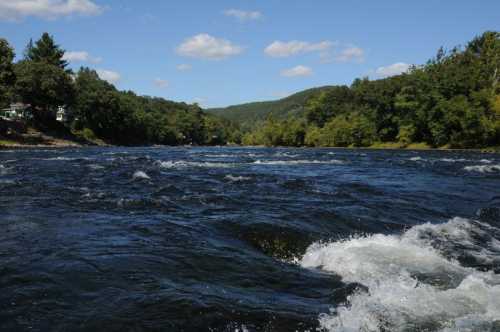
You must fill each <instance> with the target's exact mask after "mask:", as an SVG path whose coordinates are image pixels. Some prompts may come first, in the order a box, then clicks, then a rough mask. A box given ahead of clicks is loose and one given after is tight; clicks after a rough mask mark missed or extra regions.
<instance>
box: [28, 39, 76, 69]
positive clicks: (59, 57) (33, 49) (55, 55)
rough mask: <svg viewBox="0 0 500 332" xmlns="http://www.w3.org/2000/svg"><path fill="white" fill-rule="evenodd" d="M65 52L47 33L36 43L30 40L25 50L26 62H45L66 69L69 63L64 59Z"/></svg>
mask: <svg viewBox="0 0 500 332" xmlns="http://www.w3.org/2000/svg"><path fill="white" fill-rule="evenodd" d="M63 56H64V50H63V49H61V48H60V46H59V45H57V44H56V43H55V42H54V38H53V37H52V36H51V35H49V34H48V33H47V32H45V33H43V34H42V36H41V38H40V39H39V40H37V41H36V42H35V44H34V45H33V42H32V41H31V40H30V42H29V43H28V45H27V46H26V50H25V60H29V61H33V62H44V63H46V64H49V65H53V66H57V67H60V68H62V69H64V68H66V66H67V65H68V62H67V61H66V60H64V59H63Z"/></svg>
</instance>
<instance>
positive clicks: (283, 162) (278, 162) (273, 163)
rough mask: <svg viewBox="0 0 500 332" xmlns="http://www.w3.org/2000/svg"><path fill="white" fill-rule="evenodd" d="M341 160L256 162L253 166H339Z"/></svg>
mask: <svg viewBox="0 0 500 332" xmlns="http://www.w3.org/2000/svg"><path fill="white" fill-rule="evenodd" d="M343 163H344V162H343V161H342V160H335V159H332V160H257V161H254V164H259V165H304V164H334V165H341V164H343Z"/></svg>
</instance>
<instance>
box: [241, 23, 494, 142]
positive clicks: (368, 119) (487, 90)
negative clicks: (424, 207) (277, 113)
mask: <svg viewBox="0 0 500 332" xmlns="http://www.w3.org/2000/svg"><path fill="white" fill-rule="evenodd" d="M499 80H500V33H499V32H493V31H488V32H485V33H484V34H482V35H481V36H478V37H476V38H474V39H473V40H472V41H470V42H469V43H468V44H467V45H466V46H465V47H455V48H453V49H452V50H450V51H445V50H443V48H441V49H440V50H439V51H438V53H437V55H436V56H435V57H434V58H433V59H431V60H429V61H428V62H427V63H426V64H425V65H421V66H413V67H411V68H410V70H409V71H408V72H406V73H403V74H401V75H397V76H393V77H389V78H385V79H379V80H369V79H368V78H363V79H356V80H355V81H354V82H353V83H352V85H351V86H335V87H333V88H330V89H328V90H326V91H323V92H322V93H320V94H319V95H317V96H315V97H313V98H311V99H309V101H308V102H307V106H306V110H305V112H303V113H302V114H301V115H299V116H297V115H295V116H290V117H288V118H287V119H284V120H281V119H280V120H277V119H275V118H273V116H272V114H271V115H270V116H269V117H268V118H267V120H266V121H265V123H264V124H263V125H262V126H260V127H259V128H256V129H255V130H253V131H251V132H249V133H246V134H245V135H244V137H243V143H244V144H248V145H267V146H313V147H321V146H337V147H368V146H377V145H378V146H384V145H385V146H387V145H391V146H396V147H408V146H410V147H411V146H415V144H421V145H424V146H430V147H449V148H478V147H486V146H499V145H500V84H499Z"/></svg>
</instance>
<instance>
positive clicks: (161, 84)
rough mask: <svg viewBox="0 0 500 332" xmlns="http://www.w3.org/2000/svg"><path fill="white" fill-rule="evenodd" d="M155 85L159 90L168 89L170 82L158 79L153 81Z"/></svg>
mask: <svg viewBox="0 0 500 332" xmlns="http://www.w3.org/2000/svg"><path fill="white" fill-rule="evenodd" d="M153 83H154V84H155V85H156V86H157V87H159V88H166V87H168V81H166V80H162V79H161V78H156V79H154V80H153Z"/></svg>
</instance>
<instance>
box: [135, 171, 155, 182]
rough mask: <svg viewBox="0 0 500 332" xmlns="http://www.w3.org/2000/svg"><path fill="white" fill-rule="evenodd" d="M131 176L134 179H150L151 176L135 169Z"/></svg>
mask: <svg viewBox="0 0 500 332" xmlns="http://www.w3.org/2000/svg"><path fill="white" fill-rule="evenodd" d="M132 178H133V179H134V180H151V178H150V177H149V175H147V174H146V173H145V172H143V171H136V172H135V173H134V175H132Z"/></svg>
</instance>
